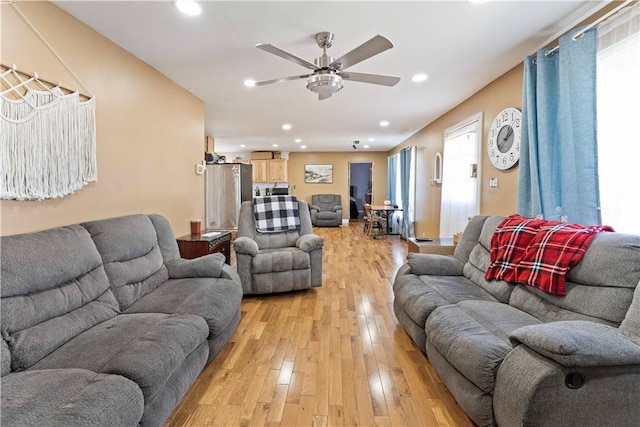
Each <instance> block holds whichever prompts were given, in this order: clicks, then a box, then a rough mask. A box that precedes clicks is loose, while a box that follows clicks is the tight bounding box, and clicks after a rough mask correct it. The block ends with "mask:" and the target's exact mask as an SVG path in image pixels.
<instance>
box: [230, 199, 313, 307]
mask: <svg viewBox="0 0 640 427" xmlns="http://www.w3.org/2000/svg"><path fill="white" fill-rule="evenodd" d="M297 203H298V215H299V218H300V227H299V229H297V230H292V231H281V232H260V231H258V229H257V228H256V219H255V214H254V202H251V201H247V202H243V203H242V206H241V207H240V217H239V220H238V236H237V238H236V239H235V241H234V242H233V249H234V250H235V252H236V264H237V269H238V274H239V276H240V281H241V283H242V290H243V292H244V294H245V295H246V294H269V293H274V292H287V291H292V290H299V289H307V288H311V287H319V286H322V247H323V244H324V240H323V239H322V237H320V236H318V235H316V234H313V228H312V227H311V219H310V216H309V206H308V205H307V203H306V202H303V201H300V200H298V201H297Z"/></svg>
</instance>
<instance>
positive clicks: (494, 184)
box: [489, 178, 498, 188]
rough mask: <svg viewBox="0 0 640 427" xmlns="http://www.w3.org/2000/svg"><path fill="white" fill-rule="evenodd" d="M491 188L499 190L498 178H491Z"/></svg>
mask: <svg viewBox="0 0 640 427" xmlns="http://www.w3.org/2000/svg"><path fill="white" fill-rule="evenodd" d="M489 188H498V178H489Z"/></svg>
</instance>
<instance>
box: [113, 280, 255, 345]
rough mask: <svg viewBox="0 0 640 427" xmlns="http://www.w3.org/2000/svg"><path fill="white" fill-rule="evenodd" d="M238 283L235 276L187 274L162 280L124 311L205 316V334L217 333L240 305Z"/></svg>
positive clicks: (240, 290) (240, 298) (227, 322)
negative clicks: (183, 277)
mask: <svg viewBox="0 0 640 427" xmlns="http://www.w3.org/2000/svg"><path fill="white" fill-rule="evenodd" d="M241 301H242V286H241V285H240V283H239V282H237V281H235V280H228V279H211V278H191V279H172V280H168V281H166V282H165V283H164V284H162V285H161V286H160V287H159V288H157V289H156V290H155V291H153V292H151V293H148V294H147V295H145V296H143V297H142V298H140V299H139V300H138V301H136V302H135V303H133V304H132V305H131V306H130V307H129V308H128V309H127V310H126V311H125V313H166V314H195V315H198V316H200V317H202V318H204V320H206V322H207V325H208V326H209V338H215V337H217V336H218V334H220V333H221V332H222V331H223V330H224V329H225V328H226V327H227V325H228V324H229V322H230V321H231V320H232V319H233V318H234V316H235V314H236V313H237V312H238V310H239V309H240V303H241Z"/></svg>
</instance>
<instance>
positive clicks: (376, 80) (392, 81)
mask: <svg viewBox="0 0 640 427" xmlns="http://www.w3.org/2000/svg"><path fill="white" fill-rule="evenodd" d="M340 77H342V78H343V79H345V80H352V81H354V82H362V83H373V84H374V85H382V86H395V85H396V84H397V83H398V82H399V81H400V77H395V76H383V75H381V74H367V73H352V72H348V73H340Z"/></svg>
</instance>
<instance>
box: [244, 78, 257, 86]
mask: <svg viewBox="0 0 640 427" xmlns="http://www.w3.org/2000/svg"><path fill="white" fill-rule="evenodd" d="M243 84H244V85H245V86H246V87H255V86H256V81H255V80H251V79H247V80H245V81H244V82H243Z"/></svg>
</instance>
